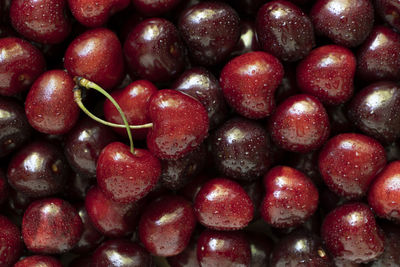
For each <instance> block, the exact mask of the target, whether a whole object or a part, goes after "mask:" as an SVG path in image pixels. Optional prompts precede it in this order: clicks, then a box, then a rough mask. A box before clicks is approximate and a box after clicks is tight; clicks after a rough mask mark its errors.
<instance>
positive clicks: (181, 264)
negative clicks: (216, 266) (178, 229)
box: [167, 239, 200, 267]
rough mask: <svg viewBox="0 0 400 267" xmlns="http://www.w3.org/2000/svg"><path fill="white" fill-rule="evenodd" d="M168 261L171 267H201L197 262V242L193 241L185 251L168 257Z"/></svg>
mask: <svg viewBox="0 0 400 267" xmlns="http://www.w3.org/2000/svg"><path fill="white" fill-rule="evenodd" d="M167 261H168V264H169V265H170V266H171V267H200V265H199V262H198V261H197V242H195V240H193V239H192V241H190V243H189V244H188V245H187V246H186V248H185V250H184V251H182V252H181V253H179V254H178V255H175V256H172V257H168V258H167Z"/></svg>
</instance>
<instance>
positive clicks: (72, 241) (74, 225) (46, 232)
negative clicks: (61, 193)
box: [22, 198, 83, 254]
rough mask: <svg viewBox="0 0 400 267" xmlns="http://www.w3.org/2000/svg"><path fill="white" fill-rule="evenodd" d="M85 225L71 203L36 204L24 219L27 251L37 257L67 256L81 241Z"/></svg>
mask: <svg viewBox="0 0 400 267" xmlns="http://www.w3.org/2000/svg"><path fill="white" fill-rule="evenodd" d="M82 230H83V225H82V221H81V219H80V217H79V215H78V212H77V211H76V210H75V209H74V207H72V205H71V204H69V203H68V202H66V201H64V200H62V199H59V198H47V199H42V200H37V201H34V202H32V203H31V204H30V205H29V207H28V208H27V210H26V211H25V213H24V217H23V219H22V236H23V238H24V243H25V245H26V247H27V248H28V249H29V250H30V251H33V252H37V253H46V254H54V253H64V252H67V251H69V250H70V249H72V248H73V247H74V246H75V245H76V244H77V243H78V241H79V239H80V238H81V234H82Z"/></svg>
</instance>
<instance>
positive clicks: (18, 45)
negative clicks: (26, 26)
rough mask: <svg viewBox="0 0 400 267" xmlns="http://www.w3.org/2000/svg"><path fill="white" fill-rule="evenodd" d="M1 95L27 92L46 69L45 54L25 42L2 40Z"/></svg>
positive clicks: (0, 63)
mask: <svg viewBox="0 0 400 267" xmlns="http://www.w3.org/2000/svg"><path fill="white" fill-rule="evenodd" d="M0 54H1V55H2V56H1V58H0V75H1V80H0V94H1V95H7V96H11V95H16V94H18V93H20V92H23V91H26V90H27V89H28V88H29V87H30V86H31V85H32V83H33V82H34V81H35V80H36V78H37V77H39V75H40V74H42V73H43V72H44V70H45V67H46V62H45V59H44V57H43V54H42V53H41V52H40V51H39V50H38V49H37V48H36V47H34V46H33V45H31V44H30V43H28V42H27V41H25V40H22V39H19V38H15V37H8V38H0Z"/></svg>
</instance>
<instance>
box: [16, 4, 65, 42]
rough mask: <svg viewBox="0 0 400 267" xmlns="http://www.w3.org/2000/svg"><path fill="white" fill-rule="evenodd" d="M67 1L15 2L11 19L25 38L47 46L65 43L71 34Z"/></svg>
mask: <svg viewBox="0 0 400 267" xmlns="http://www.w3.org/2000/svg"><path fill="white" fill-rule="evenodd" d="M66 10H67V1H66V0H13V1H11V6H10V18H11V23H12V25H13V27H14V28H15V29H16V30H17V31H18V32H19V33H20V34H22V35H23V36H24V37H26V38H28V39H30V40H32V41H35V42H38V43H45V44H55V43H61V42H62V41H64V40H65V39H66V38H67V37H68V35H69V33H70V32H71V22H70V19H69V17H68V16H67V13H66Z"/></svg>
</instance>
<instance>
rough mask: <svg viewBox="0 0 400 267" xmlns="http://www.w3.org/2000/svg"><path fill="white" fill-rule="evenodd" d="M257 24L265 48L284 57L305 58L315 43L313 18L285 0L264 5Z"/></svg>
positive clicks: (281, 57)
mask: <svg viewBox="0 0 400 267" xmlns="http://www.w3.org/2000/svg"><path fill="white" fill-rule="evenodd" d="M256 28H257V34H258V38H259V40H260V44H261V47H262V49H263V50H264V51H266V52H269V53H271V54H273V55H274V56H276V57H277V58H279V59H280V60H283V61H297V60H299V59H302V58H304V57H305V56H306V55H307V54H308V53H309V52H310V51H311V49H312V48H313V47H314V46H315V38H314V30H313V25H312V23H311V20H310V18H309V17H308V16H307V15H306V14H305V13H304V12H303V11H302V10H301V9H300V8H298V7H297V6H296V5H294V4H293V3H290V2H288V1H285V0H276V1H270V2H268V3H266V4H265V5H263V6H262V7H261V8H260V9H259V10H258V13H257V18H256Z"/></svg>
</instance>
